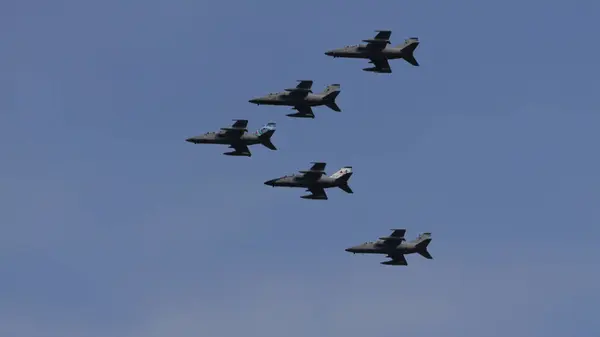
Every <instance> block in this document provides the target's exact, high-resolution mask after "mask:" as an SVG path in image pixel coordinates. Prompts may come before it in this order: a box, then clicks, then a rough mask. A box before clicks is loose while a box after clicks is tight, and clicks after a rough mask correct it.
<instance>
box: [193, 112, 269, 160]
mask: <svg viewBox="0 0 600 337" xmlns="http://www.w3.org/2000/svg"><path fill="white" fill-rule="evenodd" d="M234 122H235V123H233V125H232V126H231V127H226V128H221V129H220V130H219V131H213V132H207V133H205V134H203V135H199V136H195V137H190V138H188V139H186V140H185V141H186V142H190V143H194V144H221V145H229V148H231V149H234V150H233V151H232V152H226V153H223V154H224V155H228V156H246V157H250V156H252V153H251V152H250V149H249V148H248V146H249V145H255V144H262V145H264V146H265V147H267V148H269V149H271V150H277V148H276V147H275V145H273V143H272V142H271V136H273V134H274V133H275V127H276V124H275V123H274V122H269V123H267V124H266V125H264V126H263V127H261V128H260V129H258V130H256V132H254V133H248V121H247V120H245V119H234Z"/></svg>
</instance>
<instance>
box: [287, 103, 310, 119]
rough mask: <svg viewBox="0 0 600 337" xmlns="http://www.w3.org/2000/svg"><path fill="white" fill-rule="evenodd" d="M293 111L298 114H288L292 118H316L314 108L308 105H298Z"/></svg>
mask: <svg viewBox="0 0 600 337" xmlns="http://www.w3.org/2000/svg"><path fill="white" fill-rule="evenodd" d="M292 109H294V110H296V111H298V112H297V113H294V114H288V116H290V117H303V118H315V114H314V113H313V111H312V108H311V107H310V106H308V105H296V106H295V107H293V108H292Z"/></svg>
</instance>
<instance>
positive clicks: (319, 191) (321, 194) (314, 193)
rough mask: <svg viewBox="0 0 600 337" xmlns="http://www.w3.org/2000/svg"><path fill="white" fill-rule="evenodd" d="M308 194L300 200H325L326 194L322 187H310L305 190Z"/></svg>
mask: <svg viewBox="0 0 600 337" xmlns="http://www.w3.org/2000/svg"><path fill="white" fill-rule="evenodd" d="M307 191H308V192H310V193H311V194H310V195H305V196H303V197H302V198H304V199H319V200H327V193H325V190H324V189H323V188H322V187H311V188H309V189H307Z"/></svg>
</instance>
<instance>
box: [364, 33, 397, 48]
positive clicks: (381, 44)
mask: <svg viewBox="0 0 600 337" xmlns="http://www.w3.org/2000/svg"><path fill="white" fill-rule="evenodd" d="M376 32H377V35H375V37H374V38H372V39H367V40H363V42H367V45H366V48H367V49H372V50H382V49H384V48H385V46H386V45H388V44H390V37H391V36H392V31H390V30H376Z"/></svg>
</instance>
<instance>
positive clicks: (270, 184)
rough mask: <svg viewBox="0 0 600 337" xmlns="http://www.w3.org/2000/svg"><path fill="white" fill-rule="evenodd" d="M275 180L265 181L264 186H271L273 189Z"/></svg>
mask: <svg viewBox="0 0 600 337" xmlns="http://www.w3.org/2000/svg"><path fill="white" fill-rule="evenodd" d="M276 180H277V179H271V180H267V181H265V185H267V186H273V187H275V181H276Z"/></svg>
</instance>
